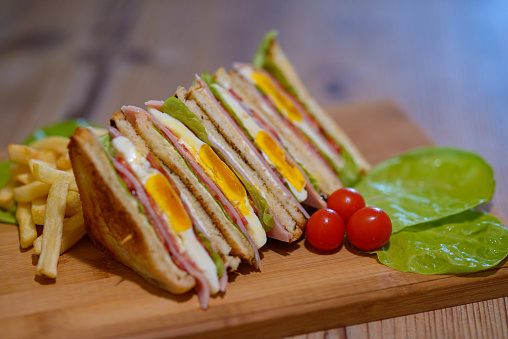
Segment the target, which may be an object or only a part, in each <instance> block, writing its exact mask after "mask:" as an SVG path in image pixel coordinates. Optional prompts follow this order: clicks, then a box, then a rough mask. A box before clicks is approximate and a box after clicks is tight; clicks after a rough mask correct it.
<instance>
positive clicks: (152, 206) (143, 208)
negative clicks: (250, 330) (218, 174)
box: [69, 119, 238, 308]
mask: <svg viewBox="0 0 508 339" xmlns="http://www.w3.org/2000/svg"><path fill="white" fill-rule="evenodd" d="M112 125H113V126H110V127H109V131H110V134H109V135H106V136H105V138H102V137H101V138H102V142H103V143H104V145H105V146H106V148H104V147H103V146H102V145H101V142H100V141H99V140H98V139H97V137H96V136H95V135H94V134H93V132H91V131H90V130H89V129H86V128H78V129H77V130H76V132H75V134H74V135H73V136H72V137H71V142H70V145H69V155H70V158H71V162H72V165H73V169H74V173H75V176H76V182H77V184H78V188H79V191H80V197H81V201H82V204H83V211H84V218H85V225H86V227H87V232H88V234H89V236H90V238H91V239H92V241H93V242H94V243H95V244H96V245H97V246H98V247H99V248H101V249H103V250H105V251H107V252H109V253H110V254H111V255H112V256H113V257H115V258H116V259H117V260H118V261H120V262H122V263H123V264H124V265H126V266H128V267H130V268H132V269H133V270H134V271H136V272H137V273H139V274H140V275H141V276H143V277H144V278H145V279H146V280H148V281H149V282H151V283H154V284H155V285H157V286H159V287H161V288H163V289H165V290H168V291H170V292H172V293H176V294H179V293H185V292H187V291H189V290H190V289H192V288H195V290H196V292H197V294H198V296H199V299H200V303H201V307H203V308H207V306H208V303H209V298H210V295H214V294H216V293H218V292H219V291H224V290H225V288H226V285H227V280H228V277H227V269H228V268H231V267H226V266H225V265H224V261H223V259H222V258H226V257H228V256H229V254H225V253H222V255H220V254H218V253H217V249H216V248H215V246H214V245H213V243H212V241H211V240H210V238H211V237H212V236H210V235H209V234H208V232H207V230H206V228H205V227H204V226H203V220H202V219H200V218H199V216H198V214H196V215H194V214H192V213H191V210H192V208H193V206H191V203H190V202H189V200H188V199H186V198H185V196H184V193H182V191H180V190H179V189H178V186H177V185H176V184H175V183H174V181H173V178H172V177H170V176H169V175H168V173H167V171H166V170H165V169H164V167H163V165H161V164H160V162H159V161H158V160H157V158H155V156H154V155H153V154H152V153H151V152H149V150H148V149H147V148H145V147H144V144H143V143H140V140H139V139H138V140H136V138H133V135H127V134H125V135H124V134H123V133H122V132H120V130H119V129H118V128H116V126H117V125H116V122H115V121H114V119H113V120H112ZM106 149H107V150H108V151H106ZM215 242H216V241H215ZM227 262H228V265H237V264H238V263H237V262H236V263H235V260H227Z"/></svg>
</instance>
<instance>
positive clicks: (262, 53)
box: [252, 30, 307, 108]
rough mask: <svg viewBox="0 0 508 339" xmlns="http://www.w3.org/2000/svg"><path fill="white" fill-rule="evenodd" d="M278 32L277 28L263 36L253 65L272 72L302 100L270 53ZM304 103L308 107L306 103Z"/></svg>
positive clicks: (291, 92)
mask: <svg viewBox="0 0 508 339" xmlns="http://www.w3.org/2000/svg"><path fill="white" fill-rule="evenodd" d="M277 35H278V32H277V31H276V30H271V31H269V32H268V33H266V34H265V36H264V37H263V40H261V43H260V44H259V46H258V49H257V51H256V54H254V58H253V60H252V65H253V66H255V67H257V68H262V69H264V70H265V71H267V72H268V73H270V74H271V75H272V76H273V77H274V78H275V79H277V81H278V82H279V83H280V84H281V86H282V87H283V88H284V89H285V90H286V91H287V92H288V93H290V94H291V95H293V96H294V97H295V98H297V99H298V100H299V101H300V102H301V100H300V98H299V96H298V93H297V92H296V90H295V89H294V87H293V86H291V84H290V83H289V81H288V80H287V78H286V76H285V75H284V73H283V72H282V70H281V69H280V68H279V66H277V64H276V63H275V62H274V61H273V60H272V57H271V53H270V47H271V45H272V43H273V42H274V41H275V39H276V38H277ZM302 105H304V106H305V108H307V107H306V105H305V104H304V103H302Z"/></svg>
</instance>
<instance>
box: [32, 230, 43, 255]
mask: <svg viewBox="0 0 508 339" xmlns="http://www.w3.org/2000/svg"><path fill="white" fill-rule="evenodd" d="M41 250H42V234H41V235H39V236H38V237H37V239H35V241H34V254H35V255H41Z"/></svg>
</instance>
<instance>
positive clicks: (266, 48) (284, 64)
mask: <svg viewBox="0 0 508 339" xmlns="http://www.w3.org/2000/svg"><path fill="white" fill-rule="evenodd" d="M254 65H255V66H256V67H260V68H263V69H265V70H266V71H268V72H269V73H271V74H272V75H273V76H274V77H275V78H276V79H277V80H278V81H279V83H280V84H281V85H282V86H283V87H285V89H286V91H288V92H289V93H291V94H292V95H294V96H295V97H296V98H297V99H298V100H299V101H300V102H301V103H302V104H303V105H304V106H305V107H306V108H307V110H308V111H309V113H310V114H311V115H312V116H313V117H314V118H315V119H316V120H317V121H318V122H319V124H320V125H321V127H322V128H323V129H324V130H325V133H326V134H327V136H329V137H331V138H333V139H334V140H335V141H336V142H337V143H338V144H339V145H340V146H341V147H344V148H345V149H346V150H347V151H348V152H349V153H350V155H351V157H352V160H353V161H354V163H355V165H356V166H357V170H358V172H359V174H360V175H363V174H365V173H366V172H367V171H368V170H369V169H370V165H369V163H368V162H367V160H366V159H365V157H364V156H363V155H362V154H361V153H360V151H359V150H358V149H357V148H356V146H355V145H354V144H353V142H352V141H351V140H350V139H349V137H348V136H347V134H346V133H345V132H344V131H343V130H342V129H341V128H340V127H339V125H338V124H337V123H336V122H335V121H334V120H333V119H332V118H331V117H330V115H329V114H327V113H326V111H325V110H324V109H323V108H322V107H321V106H320V105H319V104H318V103H317V102H316V101H315V100H314V98H313V97H312V96H311V95H310V94H309V91H308V90H307V88H306V87H305V86H304V85H303V83H302V81H301V80H300V77H299V76H298V74H297V73H296V71H295V69H294V67H293V65H292V64H291V63H290V61H289V59H288V58H287V56H286V54H285V53H284V51H283V50H282V48H281V47H280V45H279V44H278V43H277V40H276V34H274V33H268V34H267V36H266V37H265V41H263V43H262V44H261V45H260V48H259V50H258V53H257V55H256V58H255V60H254Z"/></svg>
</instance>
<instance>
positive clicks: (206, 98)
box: [176, 82, 307, 242]
mask: <svg viewBox="0 0 508 339" xmlns="http://www.w3.org/2000/svg"><path fill="white" fill-rule="evenodd" d="M203 86H205V85H203V83H200V82H198V83H197V84H196V85H194V86H192V87H191V88H190V89H189V92H186V91H185V90H184V89H183V88H179V89H178V90H177V93H176V96H177V98H178V99H180V100H181V101H182V102H184V103H185V105H186V106H187V107H188V108H189V109H190V110H191V111H192V112H194V114H196V116H197V117H198V118H199V119H200V121H201V123H202V124H203V126H204V127H205V128H206V130H207V132H208V133H209V135H212V136H213V138H214V139H215V140H218V142H219V143H220V144H221V145H223V147H224V148H225V149H226V151H227V152H228V153H229V155H230V156H231V157H232V158H233V159H234V161H235V162H236V163H237V164H239V166H241V167H242V170H243V173H245V179H246V180H248V181H249V182H250V183H251V184H252V185H254V186H255V187H256V188H257V189H258V190H259V192H260V193H261V195H262V196H263V197H264V198H265V199H266V201H267V203H268V204H269V205H270V207H271V210H272V211H273V214H274V218H277V219H278V221H279V222H280V224H282V226H283V227H284V228H285V230H286V231H287V232H289V233H290V234H291V237H290V239H288V241H289V242H292V241H295V240H297V239H299V238H300V236H301V235H302V233H303V229H304V228H305V225H306V223H307V219H306V217H305V216H304V214H303V213H302V212H301V211H300V210H299V208H298V207H297V206H296V205H295V204H293V203H292V202H291V201H290V200H289V199H287V197H286V194H287V193H285V192H283V190H282V187H280V186H279V185H277V184H276V183H275V182H274V180H273V178H272V177H271V176H270V175H269V173H268V172H267V171H266V169H265V167H264V166H263V164H262V163H261V162H260V161H259V157H260V156H259V154H258V155H256V154H254V152H257V150H255V151H253V148H252V147H250V146H249V145H248V144H247V142H250V141H248V139H247V138H245V137H243V135H240V134H241V133H243V132H241V131H239V129H238V127H237V126H235V125H234V122H233V121H232V120H231V119H227V118H226V116H225V114H227V113H224V112H222V111H221V107H220V104H219V103H218V102H217V100H216V99H215V98H214V97H213V96H211V93H208V92H207V91H209V90H208V89H207V88H204V87H203ZM288 193H289V192H288ZM289 194H291V193H289ZM285 197H286V198H285ZM269 235H270V233H269ZM280 240H282V239H280Z"/></svg>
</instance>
